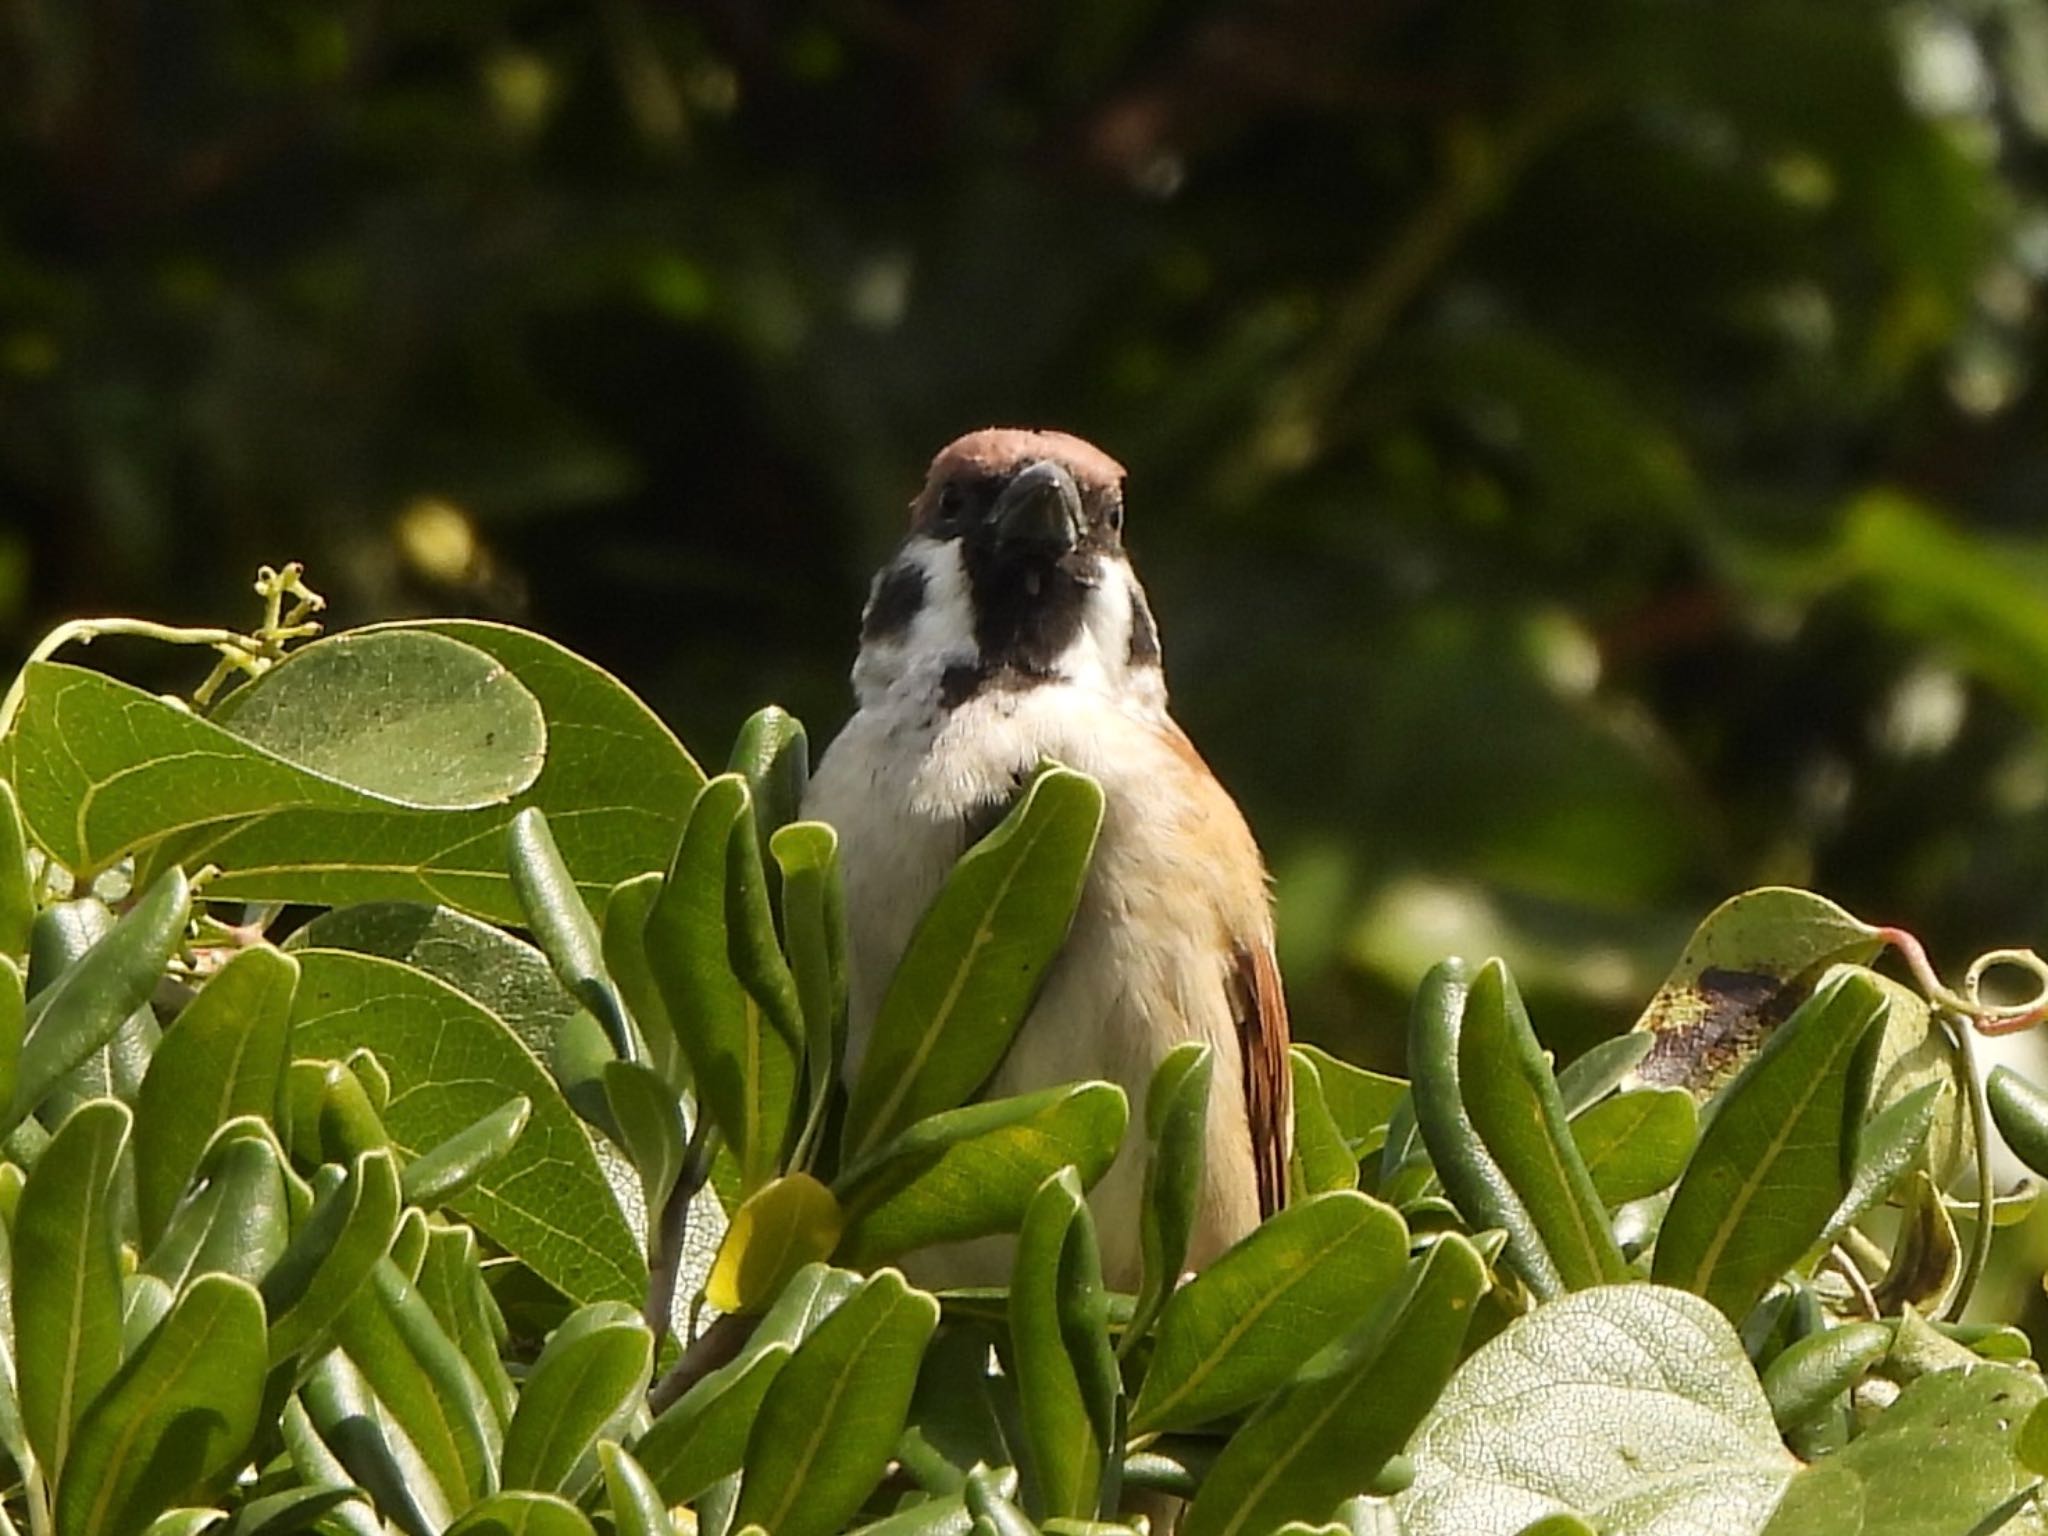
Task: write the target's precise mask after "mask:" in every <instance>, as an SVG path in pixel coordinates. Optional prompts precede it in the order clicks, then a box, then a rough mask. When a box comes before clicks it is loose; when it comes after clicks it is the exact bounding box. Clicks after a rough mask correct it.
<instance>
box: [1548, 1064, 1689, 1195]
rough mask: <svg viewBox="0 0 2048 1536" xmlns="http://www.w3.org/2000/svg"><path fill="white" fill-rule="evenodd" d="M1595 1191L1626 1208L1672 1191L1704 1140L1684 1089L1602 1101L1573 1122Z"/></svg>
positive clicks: (1646, 1090) (1636, 1092)
mask: <svg viewBox="0 0 2048 1536" xmlns="http://www.w3.org/2000/svg"><path fill="white" fill-rule="evenodd" d="M1571 1124H1572V1145H1574V1146H1575V1147H1577V1148H1578V1152H1579V1157H1580V1158H1581V1159H1582V1160H1583V1161H1584V1163H1585V1165H1586V1172H1587V1174H1588V1175H1589V1176H1590V1177H1591V1178H1592V1180H1593V1189H1594V1191H1595V1192H1596V1193H1597V1194H1598V1195H1599V1197H1600V1200H1601V1202H1602V1203H1603V1204H1606V1205H1609V1206H1615V1205H1621V1204H1624V1203H1625V1202H1627V1201H1630V1200H1642V1199H1646V1198H1648V1197H1649V1196H1651V1195H1654V1194H1656V1193H1658V1192H1659V1191H1660V1190H1664V1189H1668V1188H1670V1187H1671V1186H1672V1185H1673V1184H1675V1183H1676V1182H1677V1181H1678V1176H1679V1175H1680V1174H1682V1173H1684V1172H1685V1165H1686V1161H1687V1160H1688V1159H1689V1158H1690V1157H1691V1156H1692V1149H1693V1143H1694V1142H1695V1141H1697V1140H1698V1139H1699V1124H1700V1117H1699V1110H1698V1109H1697V1108H1696V1107H1695V1106H1694V1104H1693V1099H1692V1095H1691V1094H1689V1093H1687V1092H1686V1091H1685V1090H1684V1089H1683V1088H1637V1089H1633V1090H1631V1091H1630V1092H1628V1093H1618V1094H1616V1095H1614V1097H1612V1098H1609V1099H1602V1100H1601V1101H1600V1102H1599V1103H1597V1104H1595V1105H1594V1106H1593V1107H1592V1108H1591V1109H1588V1110H1586V1111H1584V1112H1583V1113H1582V1114H1580V1115H1579V1117H1578V1118H1577V1119H1575V1120H1573V1121H1572V1123H1571Z"/></svg>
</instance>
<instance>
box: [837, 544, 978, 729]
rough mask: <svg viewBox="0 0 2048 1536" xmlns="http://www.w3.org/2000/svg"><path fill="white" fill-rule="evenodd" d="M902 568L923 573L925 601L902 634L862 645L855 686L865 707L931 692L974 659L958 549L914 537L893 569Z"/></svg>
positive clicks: (971, 617) (971, 607)
mask: <svg viewBox="0 0 2048 1536" xmlns="http://www.w3.org/2000/svg"><path fill="white" fill-rule="evenodd" d="M898 565H914V566H916V567H917V568H918V570H920V571H922V572H923V573H924V597H923V601H922V602H921V603H920V604H919V605H918V610H917V614H916V617H914V618H913V619H912V620H911V621H910V623H909V624H908V625H907V626H906V627H905V628H904V629H903V631H902V632H901V633H900V634H896V635H892V636H890V637H889V638H887V639H883V640H874V641H868V642H866V643H864V644H863V645H862V646H861V648H860V655H859V656H858V657H857V658H856V659H855V661H854V664H853V687H854V693H855V695H856V696H857V697H858V698H859V699H860V701H861V705H862V707H863V708H867V707H872V706H874V705H877V704H879V703H881V702H882V701H883V700H884V699H885V698H886V697H888V696H889V695H891V694H902V693H904V692H905V691H906V690H908V691H910V692H921V691H929V685H930V684H931V682H932V680H933V679H935V678H937V677H938V676H940V675H941V674H943V673H944V671H945V669H946V668H948V667H950V666H954V665H957V664H959V663H963V662H971V661H973V660H974V655H975V645H974V602H973V599H972V597H971V596H970V595H969V592H968V586H967V572H966V569H965V568H964V567H963V566H962V565H961V562H960V546H959V544H958V543H946V544H942V543H939V542H938V541H937V540H935V539H926V538H914V539H912V540H911V541H910V542H909V543H908V544H906V545H905V546H904V547H903V550H902V552H901V553H900V554H899V555H898V556H897V558H896V559H895V560H894V561H892V562H891V564H890V566H889V567H888V568H889V569H894V568H895V567H896V566H898ZM876 579H877V580H878V581H879V580H880V579H881V578H879V577H877V578H876Z"/></svg>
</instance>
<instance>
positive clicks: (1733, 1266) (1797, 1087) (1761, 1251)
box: [1652, 967, 1888, 1319]
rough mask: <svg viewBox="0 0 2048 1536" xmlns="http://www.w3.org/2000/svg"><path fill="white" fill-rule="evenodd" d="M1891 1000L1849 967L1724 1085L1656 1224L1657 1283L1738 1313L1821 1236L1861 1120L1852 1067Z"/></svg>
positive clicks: (1843, 1187)
mask: <svg viewBox="0 0 2048 1536" xmlns="http://www.w3.org/2000/svg"><path fill="white" fill-rule="evenodd" d="M1887 1006H1888V1005H1887V1003H1886V1000H1885V995H1884V993H1883V992H1882V991H1881V990H1880V989H1879V988H1878V987H1877V986H1876V984H1875V983H1874V982H1872V981H1871V980H1870V979H1869V978H1868V977H1867V976H1865V975H1864V974H1862V973H1861V972H1859V971H1857V970H1855V969H1852V968H1848V967H1844V968H1843V969H1842V970H1840V971H1838V972H1836V973H1834V974H1833V975H1832V976H1831V978H1830V979H1829V980H1828V981H1827V982H1825V983H1824V984H1823V985H1822V986H1821V987H1820V988H1819V989H1818V990H1817V991H1816V992H1815V993H1814V994H1813V996H1812V997H1811V998H1809V999H1808V1000H1807V1001H1806V1002H1805V1003H1803V1004H1802V1005H1801V1006H1800V1008H1799V1010H1798V1012H1796V1013H1794V1014H1793V1015H1792V1017H1791V1018H1790V1019H1788V1020H1786V1022H1785V1023H1784V1024H1783V1025H1782V1026H1781V1027H1780V1028H1779V1029H1778V1030H1777V1032H1776V1033H1775V1034H1773V1035H1772V1036H1771V1038H1770V1040H1769V1041H1768V1042H1767V1043H1766V1044H1765V1046H1764V1048H1763V1050H1762V1051H1760V1052H1759V1053H1758V1054H1757V1055H1756V1057H1755V1058H1754V1059H1753V1060H1752V1061H1751V1062H1750V1063H1749V1065H1748V1066H1747V1067H1745V1068H1744V1069H1743V1070H1742V1072H1741V1073H1740V1074H1739V1075H1738V1076H1737V1077H1736V1079H1735V1080H1734V1081H1733V1082H1731V1083H1730V1084H1729V1085H1728V1087H1727V1089H1726V1091H1725V1093H1724V1096H1723V1098H1722V1100H1721V1104H1720V1108H1719V1110H1718V1112H1717V1113H1716V1114H1715V1115H1714V1118H1713V1120H1712V1121H1711V1122H1710V1123H1709V1124H1708V1126H1707V1128H1706V1130H1705V1131H1704V1132H1703V1133H1702V1134H1701V1136H1700V1144H1699V1150H1698V1151H1696V1152H1695V1153H1694V1154H1693V1158H1692V1163H1691V1166H1690V1167H1688V1168H1687V1169H1686V1173H1685V1177H1684V1178H1683V1179H1681V1180H1680V1181H1679V1185H1678V1189H1677V1192H1676V1193H1675V1194H1674V1195H1673V1196H1672V1197H1671V1208H1670V1210H1669V1211H1667V1212H1666V1213H1665V1217H1664V1223H1663V1226H1662V1227H1661V1228H1660V1229H1659V1232H1658V1236H1657V1252H1656V1258H1655V1262H1654V1266H1653V1270H1652V1273H1653V1274H1654V1275H1655V1277H1656V1279H1657V1282H1658V1283H1659V1284H1660V1285H1676V1286H1678V1287H1679V1288H1680V1289H1681V1290H1688V1291H1691V1292H1692V1293H1693V1294H1694V1295H1696V1296H1704V1297H1706V1298H1707V1299H1708V1300H1709V1301H1711V1302H1713V1303H1714V1304H1715V1305H1716V1306H1718V1307H1719V1308H1720V1309H1721V1310H1722V1312H1724V1313H1725V1314H1726V1315H1727V1316H1728V1317H1730V1318H1732V1319H1740V1318H1741V1317H1743V1316H1744V1315H1745V1314H1746V1313H1747V1312H1748V1311H1749V1309H1750V1307H1751V1306H1753V1305H1754V1304H1755V1303H1756V1300H1757V1298H1758V1297H1760V1296H1762V1295H1763V1293H1764V1291H1765V1289H1766V1288H1767V1287H1768V1286H1769V1285H1770V1283H1771V1282H1772V1281H1773V1280H1775V1279H1776V1278H1777V1277H1778V1275H1779V1274H1780V1273H1781V1272H1783V1271H1784V1270H1785V1269H1786V1268H1788V1267H1789V1266H1790V1265H1792V1264H1794V1263H1796V1262H1797V1261H1798V1260H1799V1258H1800V1257H1801V1256H1802V1255H1803V1254H1804V1253H1805V1252H1806V1250H1807V1248H1808V1247H1809V1246H1810V1245H1811V1244H1812V1242H1813V1241H1814V1239H1815V1238H1817V1237H1818V1236H1819V1235H1820V1233H1821V1231H1822V1230H1823V1229H1824V1228H1825V1227H1826V1225H1827V1222H1828V1218H1829V1217H1830V1216H1831V1215H1833V1214H1834V1211H1835V1209H1836V1207H1837V1206H1839V1205H1840V1204H1841V1202H1842V1197H1843V1196H1844V1194H1846V1193H1847V1190H1848V1178H1847V1169H1848V1167H1849V1166H1851V1165H1852V1163H1853V1153H1854V1147H1855V1138H1856V1135H1857V1133H1858V1131H1859V1129H1860V1127H1861V1124H1862V1120H1863V1109H1864V1105H1863V1101H1862V1097H1861V1096H1860V1095H1859V1094H1858V1093H1857V1092H1856V1082H1857V1080H1858V1076H1859V1074H1858V1073H1857V1072H1856V1071H1855V1070H1854V1068H1855V1067H1856V1065H1857V1063H1858V1060H1859V1052H1860V1050H1861V1047H1862V1046H1863V1044H1864V1042H1865V1041H1866V1040H1868V1039H1870V1038H1872V1036H1871V1031H1872V1026H1874V1025H1875V1024H1877V1022H1878V1021H1879V1020H1880V1019H1881V1018H1883V1017H1884V1014H1885V1010H1886V1008H1887ZM1866 1054H1867V1053H1866ZM1864 1091H1865V1092H1867V1091H1868V1090H1867V1082H1866V1083H1865V1088H1864Z"/></svg>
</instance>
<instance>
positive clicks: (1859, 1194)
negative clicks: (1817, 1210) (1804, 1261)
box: [1813, 1083, 1945, 1249]
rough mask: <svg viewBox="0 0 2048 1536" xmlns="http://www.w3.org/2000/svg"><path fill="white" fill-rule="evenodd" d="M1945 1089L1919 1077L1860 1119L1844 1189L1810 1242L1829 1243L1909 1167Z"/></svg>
mask: <svg viewBox="0 0 2048 1536" xmlns="http://www.w3.org/2000/svg"><path fill="white" fill-rule="evenodd" d="M1944 1091H1945V1090H1944V1086H1943V1085H1942V1084H1940V1083H1924V1084H1922V1085H1921V1086H1920V1087H1918V1088H1916V1089H1914V1090H1913V1091H1912V1092H1911V1093H1909V1094H1908V1095H1906V1097H1904V1098H1903V1099H1900V1100H1898V1101H1897V1102H1895V1103H1893V1104H1891V1105H1890V1106H1889V1107H1887V1108H1885V1109H1884V1110H1881V1111H1880V1112H1879V1113H1877V1114H1874V1115H1872V1116H1871V1117H1870V1119H1869V1120H1868V1121H1867V1122H1865V1124H1864V1126H1863V1130H1862V1134H1861V1135H1860V1136H1859V1137H1858V1138H1857V1143H1856V1166H1855V1168H1854V1169H1853V1170H1852V1171H1851V1173H1850V1175H1849V1190H1848V1193H1846V1194H1845V1195H1843V1196H1842V1203H1841V1204H1840V1205H1838V1206H1836V1207H1835V1213H1834V1215H1832V1216H1830V1217H1829V1218H1828V1221H1827V1225H1826V1226H1825V1227H1823V1228H1822V1229H1821V1234H1820V1236H1819V1237H1818V1238H1816V1239H1815V1240H1814V1244H1813V1246H1814V1248H1816V1249H1820V1248H1827V1247H1832V1246H1833V1245H1834V1243H1835V1242H1836V1241H1838V1240H1839V1239H1840V1238H1841V1236H1842V1234H1843V1233H1844V1232H1846V1231H1848V1230H1849V1228H1850V1227H1851V1226H1853V1225H1855V1223H1856V1222H1857V1221H1859V1220H1861V1219H1862V1217H1863V1216H1864V1215H1865V1214H1866V1213H1868V1212H1870V1211H1873V1210H1875V1209H1877V1206H1878V1203H1879V1202H1880V1201H1882V1200H1883V1199H1884V1198H1885V1197H1886V1196H1888V1195H1889V1194H1890V1193H1891V1192H1892V1190H1893V1189H1894V1188H1896V1187H1897V1186H1898V1183H1899V1181H1900V1180H1901V1179H1903V1178H1904V1177H1905V1176H1906V1175H1907V1174H1908V1173H1910V1172H1912V1171H1913V1169H1914V1167H1915V1166H1916V1165H1917V1164H1918V1163H1919V1162H1920V1158H1921V1154H1922V1153H1923V1152H1924V1151H1925V1150H1926V1147H1927V1138H1928V1134H1929V1132H1930V1131H1931V1129H1932V1127H1933V1125H1934V1122H1935V1119H1936V1117H1937V1116H1938V1115H1939V1114H1940V1112H1941V1096H1942V1094H1943V1092H1944Z"/></svg>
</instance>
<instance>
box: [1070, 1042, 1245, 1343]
mask: <svg viewBox="0 0 2048 1536" xmlns="http://www.w3.org/2000/svg"><path fill="white" fill-rule="evenodd" d="M1215 1074H1216V1053H1215V1051H1214V1050H1213V1049H1212V1048H1211V1047H1210V1046H1208V1045H1207V1044H1205V1043H1203V1042H1202V1041H1199V1040H1184V1041H1182V1042H1181V1043H1180V1044H1179V1045H1176V1046H1175V1047H1174V1048H1173V1049H1172V1050H1170V1051H1168V1052H1167V1053H1166V1055H1165V1056H1164V1057H1163V1058H1161V1060H1160V1063H1159V1065H1158V1066H1157V1067H1156V1068H1154V1069H1153V1072H1152V1082H1151V1084H1150V1086H1149V1087H1148V1088H1147V1089H1146V1092H1145V1137H1146V1140H1147V1141H1148V1142H1150V1143H1151V1155H1150V1157H1149V1158H1147V1160H1146V1163H1145V1194H1144V1202H1143V1204H1141V1205H1140V1206H1139V1208H1138V1222H1139V1233H1138V1237H1139V1249H1140V1251H1141V1253H1142V1255H1143V1257H1144V1270H1143V1279H1142V1281H1141V1288H1140V1289H1139V1292H1138V1298H1137V1301H1136V1303H1135V1304H1134V1305H1133V1306H1132V1308H1131V1320H1130V1322H1129V1323H1128V1324H1127V1325H1126V1326H1125V1329H1124V1342H1123V1351H1124V1352H1128V1351H1129V1350H1130V1349H1131V1348H1132V1347H1134V1346H1135V1345H1136V1343H1137V1341H1138V1340H1139V1339H1140V1338H1142V1337H1143V1336H1144V1334H1145V1332H1146V1330H1147V1329H1149V1328H1150V1327H1151V1326H1152V1320H1153V1318H1155V1317H1156V1316H1158V1313H1159V1309H1160V1308H1161V1307H1162V1306H1164V1305H1165V1304H1166V1299H1167V1297H1168V1296H1170V1295H1171V1294H1172V1293H1173V1288H1174V1287H1175V1286H1176V1285H1178V1284H1179V1283H1180V1277H1181V1274H1182V1272H1183V1271H1184V1270H1185V1269H1186V1268H1187V1263H1188V1248H1189V1245H1190V1244H1191V1243H1192V1242H1193V1241H1194V1236H1195V1223H1196V1222H1197V1221H1198V1220H1199V1219H1200V1216H1201V1199H1202V1170H1203V1168H1204V1167H1205V1166H1206V1165H1207V1161H1208V1139H1209V1087H1210V1083H1211V1081H1212V1080H1213V1079H1214V1077H1215ZM1068 1161H1073V1160H1072V1159H1068Z"/></svg>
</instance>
